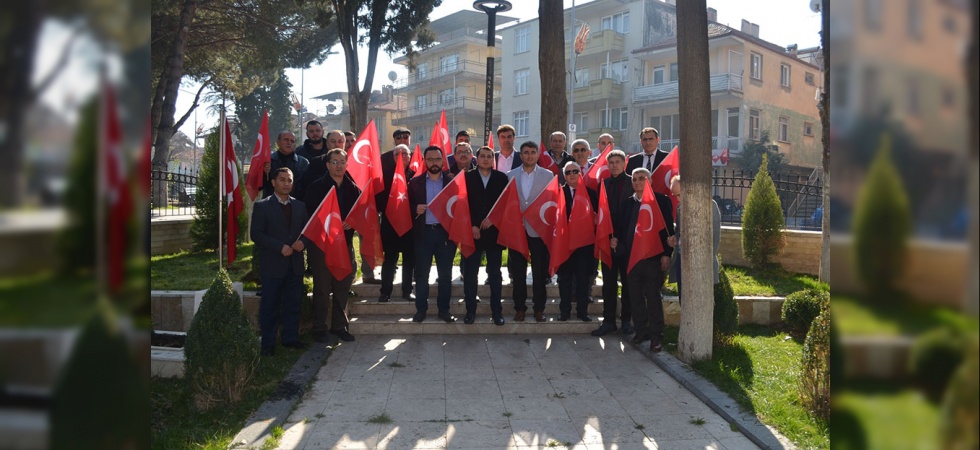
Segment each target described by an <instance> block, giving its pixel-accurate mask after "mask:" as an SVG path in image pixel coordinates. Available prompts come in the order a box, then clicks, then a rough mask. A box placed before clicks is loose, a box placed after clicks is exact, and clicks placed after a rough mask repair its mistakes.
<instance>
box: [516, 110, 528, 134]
mask: <svg viewBox="0 0 980 450" xmlns="http://www.w3.org/2000/svg"><path fill="white" fill-rule="evenodd" d="M529 120H530V118H529V117H528V112H527V111H519V112H515V113H514V131H515V133H514V135H515V136H521V137H523V136H527V127H528V121H529Z"/></svg>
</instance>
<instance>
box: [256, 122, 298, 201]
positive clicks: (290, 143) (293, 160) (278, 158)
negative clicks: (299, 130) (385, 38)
mask: <svg viewBox="0 0 980 450" xmlns="http://www.w3.org/2000/svg"><path fill="white" fill-rule="evenodd" d="M295 149H296V135H294V134H293V132H292V131H289V130H283V131H280V132H279V135H278V136H277V137H276V151H274V152H272V156H271V157H270V158H269V162H267V163H265V167H264V169H265V173H266V177H265V183H263V184H262V196H263V197H271V196H272V193H273V191H274V188H273V186H272V177H273V176H274V175H273V174H274V173H275V172H276V169H278V168H280V167H285V168H287V169H289V171H290V172H292V174H293V188H292V191H291V192H292V195H293V196H299V197H302V195H303V189H302V186H299V183H300V180H302V179H303V175H305V174H306V169H307V168H308V167H309V166H310V161H309V160H307V159H306V158H304V157H302V156H299V155H297V154H296V152H295Z"/></svg>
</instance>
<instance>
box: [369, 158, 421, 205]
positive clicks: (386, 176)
mask: <svg viewBox="0 0 980 450" xmlns="http://www.w3.org/2000/svg"><path fill="white" fill-rule="evenodd" d="M423 173H424V172H423ZM414 176H415V172H413V171H411V170H409V169H408V168H407V167H406V168H405V179H406V180H411V179H412V177H414ZM394 178H395V153H394V152H385V153H382V154H381V179H382V180H383V181H384V183H385V189H384V190H383V191H381V192H379V193H378V194H376V195H375V197H374V200H375V201H376V202H377V204H378V212H379V213H380V214H381V217H382V219H384V220H383V222H384V221H387V220H388V218H387V217H385V215H384V214H385V208H386V207H387V206H388V193H389V192H391V180H393V179H394ZM412 212H413V213H414V212H415V210H414V209H413V210H412ZM413 215H414V214H413Z"/></svg>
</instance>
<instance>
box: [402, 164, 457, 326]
mask: <svg viewBox="0 0 980 450" xmlns="http://www.w3.org/2000/svg"><path fill="white" fill-rule="evenodd" d="M423 156H424V158H423V161H424V163H425V168H426V173H425V174H423V175H420V176H417V177H415V178H412V181H410V182H409V183H408V204H409V207H410V208H411V211H412V215H413V217H415V219H414V220H413V223H412V236H413V238H414V240H415V287H416V294H415V315H414V316H413V317H412V321H414V322H422V321H424V320H425V316H426V313H427V311H428V309H429V270H431V269H432V259H433V257H434V258H435V260H436V272H437V273H438V277H437V278H436V282H437V283H438V285H439V291H438V294H437V297H436V305H437V306H438V308H439V318H440V319H442V320H443V321H444V322H446V323H453V322H455V321H456V318H455V317H453V316H452V314H450V313H449V296H450V295H451V294H452V284H451V283H452V275H453V258H455V257H456V243H455V242H453V241H450V240H449V231H448V230H446V229H445V228H443V226H442V225H441V224H440V223H439V221H438V220H437V219H436V217H435V215H434V214H432V211H429V209H428V204H429V203H430V202H432V200H433V199H434V198H435V197H436V195H438V194H439V192H441V191H442V190H443V189H444V188H445V187H446V185H447V184H449V182H450V180H452V178H453V175H452V174H451V173H448V172H444V171H443V170H442V158H443V155H442V149H440V148H439V147H437V146H434V145H430V146H429V147H426V148H425V153H423Z"/></svg>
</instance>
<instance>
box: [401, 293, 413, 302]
mask: <svg viewBox="0 0 980 450" xmlns="http://www.w3.org/2000/svg"><path fill="white" fill-rule="evenodd" d="M402 298H403V299H405V300H408V301H413V302H414V301H415V294H413V293H411V292H409V293H407V294H402Z"/></svg>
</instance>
